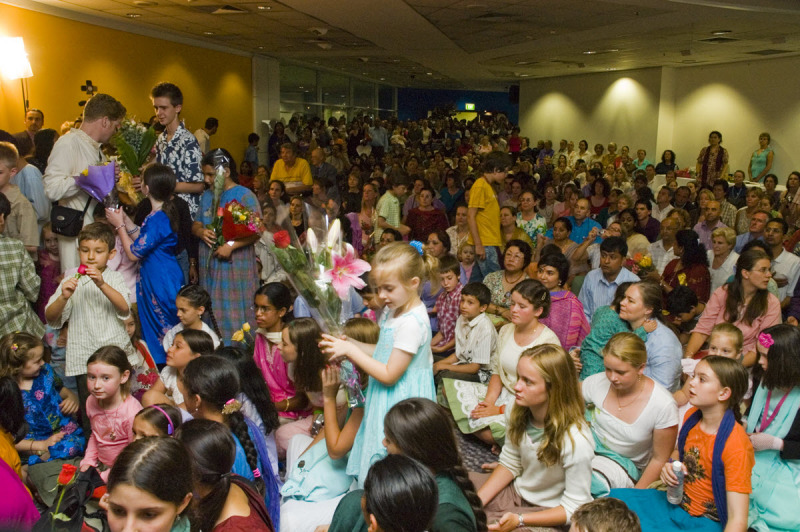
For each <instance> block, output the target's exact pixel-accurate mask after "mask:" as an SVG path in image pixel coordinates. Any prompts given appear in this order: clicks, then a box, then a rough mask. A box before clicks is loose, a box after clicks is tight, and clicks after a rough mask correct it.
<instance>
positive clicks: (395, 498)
mask: <svg viewBox="0 0 800 532" xmlns="http://www.w3.org/2000/svg"><path fill="white" fill-rule="evenodd" d="M364 501H365V502H364V511H365V512H366V514H367V515H373V516H374V517H375V521H377V523H378V526H379V527H380V529H381V530H382V531H384V532H424V531H425V530H428V528H429V527H430V525H431V523H433V518H434V516H435V515H436V510H437V509H438V508H439V488H438V486H437V485H436V480H435V479H434V478H433V476H432V475H431V473H430V471H428V470H427V469H426V468H425V466H423V465H422V464H421V463H419V462H418V461H416V460H414V459H413V458H409V457H407V456H403V455H399V454H390V455H389V456H387V457H386V458H383V459H382V460H379V461H377V462H375V463H374V464H372V466H371V467H370V468H369V472H368V473H367V478H366V480H365V481H364ZM209 530H210V529H209Z"/></svg>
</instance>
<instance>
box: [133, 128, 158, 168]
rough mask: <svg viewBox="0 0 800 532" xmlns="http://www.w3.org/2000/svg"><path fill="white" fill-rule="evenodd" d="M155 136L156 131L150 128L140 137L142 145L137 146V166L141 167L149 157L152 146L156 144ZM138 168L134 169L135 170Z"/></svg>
mask: <svg viewBox="0 0 800 532" xmlns="http://www.w3.org/2000/svg"><path fill="white" fill-rule="evenodd" d="M156 136H157V135H156V130H155V129H153V128H152V126H151V127H149V128H147V131H145V132H144V135H142V143H141V145H140V146H139V154H138V155H139V156H138V158H137V162H138V163H139V166H142V165H143V164H144V163H145V162H146V161H147V158H148V157H149V156H150V150H152V149H153V146H154V145H155V143H156ZM139 166H137V167H136V168H137V170H138V168H139Z"/></svg>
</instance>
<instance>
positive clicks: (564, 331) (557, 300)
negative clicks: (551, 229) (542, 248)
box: [537, 252, 589, 351]
mask: <svg viewBox="0 0 800 532" xmlns="http://www.w3.org/2000/svg"><path fill="white" fill-rule="evenodd" d="M569 269H570V266H569V261H568V260H567V258H566V257H564V255H562V254H561V253H556V252H554V253H547V254H545V255H542V257H541V258H540V259H539V265H538V272H537V273H538V278H539V281H540V282H541V283H542V284H543V285H544V287H545V288H547V289H548V290H550V312H549V313H548V315H547V317H545V318H542V319H541V320H539V321H541V322H542V323H544V324H545V325H546V326H547V327H550V329H552V330H553V332H554V333H556V336H558V339H559V340H560V341H561V346H562V347H563V348H564V349H565V350H566V351H569V350H570V349H571V348H573V347H580V346H581V344H582V343H583V339H584V338H586V335H588V334H589V322H588V321H587V319H586V314H584V312H583V304H582V303H581V302H580V300H579V299H578V298H577V297H576V296H575V294H573V293H572V292H570V291H569V290H568V289H567V288H566V287H565V286H564V285H565V284H566V282H567V278H568V277H569Z"/></svg>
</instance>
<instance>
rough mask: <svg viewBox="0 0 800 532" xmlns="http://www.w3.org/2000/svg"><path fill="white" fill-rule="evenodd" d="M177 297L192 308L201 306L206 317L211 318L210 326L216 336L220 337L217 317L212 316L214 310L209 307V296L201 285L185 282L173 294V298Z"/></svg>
mask: <svg viewBox="0 0 800 532" xmlns="http://www.w3.org/2000/svg"><path fill="white" fill-rule="evenodd" d="M179 297H182V298H184V299H185V300H186V301H188V302H189V304H190V305H191V306H193V307H194V308H200V307H203V310H204V313H206V312H207V313H208V319H209V320H211V328H212V329H213V331H214V332H215V333H216V335H217V337H218V338H222V332H221V331H220V330H219V325H218V324H217V318H216V317H215V316H214V310H213V309H212V308H211V296H210V295H209V294H208V292H206V291H205V289H204V288H203V287H201V286H200V285H197V284H187V285H186V286H184V287H183V288H181V289H180V290H178V295H177V296H175V299H177V298H179Z"/></svg>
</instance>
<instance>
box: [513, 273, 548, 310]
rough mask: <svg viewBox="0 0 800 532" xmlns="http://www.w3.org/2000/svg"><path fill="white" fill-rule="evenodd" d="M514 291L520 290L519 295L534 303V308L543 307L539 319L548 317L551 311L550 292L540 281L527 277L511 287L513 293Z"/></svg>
mask: <svg viewBox="0 0 800 532" xmlns="http://www.w3.org/2000/svg"><path fill="white" fill-rule="evenodd" d="M514 292H519V295H521V296H522V297H524V298H525V299H526V300H527V301H528V303H530V304H531V305H533V308H535V309H537V308H540V309H542V313H541V315H540V316H539V319H542V318H546V317H547V315H548V314H549V313H550V292H549V291H548V290H547V288H545V287H544V285H543V284H542V283H541V282H540V281H538V280H536V279H525V280H524V281H521V282H519V283H518V284H517V285H516V286H515V287H514V288H512V289H511V293H512V294H513V293H514Z"/></svg>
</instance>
